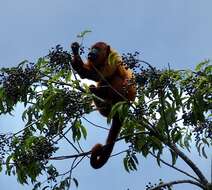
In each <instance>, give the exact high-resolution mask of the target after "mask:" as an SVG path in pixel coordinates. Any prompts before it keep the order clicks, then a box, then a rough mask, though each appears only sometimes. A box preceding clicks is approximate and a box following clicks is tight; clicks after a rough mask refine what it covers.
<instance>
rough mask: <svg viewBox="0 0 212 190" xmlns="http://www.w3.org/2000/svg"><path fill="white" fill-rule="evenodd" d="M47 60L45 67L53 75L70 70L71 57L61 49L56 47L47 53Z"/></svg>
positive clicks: (58, 46)
mask: <svg viewBox="0 0 212 190" xmlns="http://www.w3.org/2000/svg"><path fill="white" fill-rule="evenodd" d="M46 57H47V58H48V59H49V63H48V64H47V66H48V67H49V68H51V70H52V71H53V72H55V73H57V72H60V71H61V70H70V68H71V67H70V62H71V55H70V54H69V53H68V52H67V51H64V50H63V47H61V46H60V45H57V46H56V47H55V48H52V49H51V50H50V51H49V54H48V55H47V56H46Z"/></svg>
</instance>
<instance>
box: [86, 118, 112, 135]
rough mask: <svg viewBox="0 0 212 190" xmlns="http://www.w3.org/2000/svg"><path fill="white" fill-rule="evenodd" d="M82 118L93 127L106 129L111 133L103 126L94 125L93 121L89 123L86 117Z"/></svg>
mask: <svg viewBox="0 0 212 190" xmlns="http://www.w3.org/2000/svg"><path fill="white" fill-rule="evenodd" d="M82 118H83V119H84V120H85V121H87V122H88V123H90V124H91V125H93V126H95V127H97V128H100V129H104V130H107V131H109V129H108V128H106V127H102V126H100V125H97V124H95V123H93V122H92V121H89V120H88V119H87V118H86V117H84V116H82Z"/></svg>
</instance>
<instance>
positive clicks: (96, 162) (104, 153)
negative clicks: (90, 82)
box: [90, 115, 122, 169]
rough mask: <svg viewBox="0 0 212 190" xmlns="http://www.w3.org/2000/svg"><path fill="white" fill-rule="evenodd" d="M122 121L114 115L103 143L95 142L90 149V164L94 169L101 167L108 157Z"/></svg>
mask: <svg viewBox="0 0 212 190" xmlns="http://www.w3.org/2000/svg"><path fill="white" fill-rule="evenodd" d="M121 125H122V122H121V121H120V119H119V116H118V115H115V116H114V118H113V121H112V125H111V128H110V131H109V134H108V137H107V140H106V143H105V145H102V144H96V145H95V146H94V147H93V148H92V150H91V158H90V164H91V166H92V167H93V168H94V169H99V168H101V167H102V166H103V165H104V164H105V163H106V162H107V161H108V159H109V158H110V155H111V153H112V151H113V147H114V145H115V141H116V139H117V137H118V134H119V132H120V129H121Z"/></svg>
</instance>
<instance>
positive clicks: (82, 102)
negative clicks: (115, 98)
mask: <svg viewBox="0 0 212 190" xmlns="http://www.w3.org/2000/svg"><path fill="white" fill-rule="evenodd" d="M48 93H51V92H48ZM44 96H45V97H44V101H45V99H46V98H48V97H49V96H51V94H45V95H44ZM91 102H92V98H91V97H88V96H84V95H83V93H82V92H80V91H76V90H71V89H69V88H63V89H58V91H57V93H56V94H55V95H54V98H53V99H52V100H51V102H50V103H49V105H48V108H47V109H48V110H52V111H53V112H54V115H53V116H52V117H53V119H51V121H50V122H49V123H48V131H46V134H47V136H52V135H55V134H58V133H60V132H61V130H62V129H63V128H64V127H65V125H66V124H68V123H69V122H71V123H73V122H74V120H75V118H80V117H81V116H82V115H83V114H85V113H89V112H90V111H91V109H92V107H91ZM61 118H63V119H62V122H61Z"/></svg>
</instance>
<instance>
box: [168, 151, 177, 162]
mask: <svg viewBox="0 0 212 190" xmlns="http://www.w3.org/2000/svg"><path fill="white" fill-rule="evenodd" d="M169 150H170V153H171V156H172V165H173V166H174V165H175V164H176V161H177V157H178V155H177V154H176V153H175V152H174V151H172V150H171V149H169Z"/></svg>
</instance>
